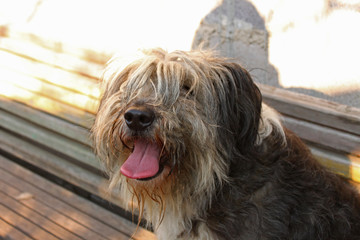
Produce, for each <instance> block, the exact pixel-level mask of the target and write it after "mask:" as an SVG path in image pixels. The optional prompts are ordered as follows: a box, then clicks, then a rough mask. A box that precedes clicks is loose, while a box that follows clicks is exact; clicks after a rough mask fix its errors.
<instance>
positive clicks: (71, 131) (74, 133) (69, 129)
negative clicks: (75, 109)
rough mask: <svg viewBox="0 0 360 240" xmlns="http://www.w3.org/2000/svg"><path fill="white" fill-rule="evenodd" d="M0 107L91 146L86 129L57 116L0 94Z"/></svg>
mask: <svg viewBox="0 0 360 240" xmlns="http://www.w3.org/2000/svg"><path fill="white" fill-rule="evenodd" d="M0 109H3V110H5V111H7V112H9V113H11V114H13V115H15V116H17V117H19V118H23V119H25V120H27V121H29V122H32V123H35V124H37V125H41V126H42V127H44V128H46V129H49V130H51V131H53V132H57V133H59V134H61V135H63V136H65V137H67V138H69V139H71V140H74V141H78V142H80V143H82V144H84V145H88V146H92V144H91V143H90V133H89V130H88V129H85V128H83V127H81V126H78V125H75V124H72V123H70V122H67V121H64V120H62V119H60V118H58V117H55V116H53V115H50V114H47V113H45V112H43V111H39V110H36V109H33V108H31V107H28V106H26V105H24V104H21V103H18V102H15V101H11V100H9V99H6V98H4V97H1V96H0Z"/></svg>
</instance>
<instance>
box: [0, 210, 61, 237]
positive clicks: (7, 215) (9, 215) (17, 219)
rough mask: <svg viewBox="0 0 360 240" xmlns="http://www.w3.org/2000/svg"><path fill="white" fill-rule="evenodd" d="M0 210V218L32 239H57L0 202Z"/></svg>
mask: <svg viewBox="0 0 360 240" xmlns="http://www.w3.org/2000/svg"><path fill="white" fill-rule="evenodd" d="M0 212H1V218H2V219H3V220H4V221H6V222H8V223H9V224H11V225H14V226H17V227H18V228H20V229H21V230H22V231H23V232H25V233H26V234H27V235H29V236H30V237H31V238H33V239H39V240H42V239H48V240H57V239H58V238H56V237H55V236H54V235H52V234H50V233H48V232H46V231H45V230H43V229H41V228H40V227H39V226H37V225H35V224H33V223H32V222H30V221H29V220H27V219H26V218H24V217H22V216H20V215H19V214H17V213H16V212H14V211H12V210H10V209H8V208H7V207H5V206H4V205H2V204H0Z"/></svg>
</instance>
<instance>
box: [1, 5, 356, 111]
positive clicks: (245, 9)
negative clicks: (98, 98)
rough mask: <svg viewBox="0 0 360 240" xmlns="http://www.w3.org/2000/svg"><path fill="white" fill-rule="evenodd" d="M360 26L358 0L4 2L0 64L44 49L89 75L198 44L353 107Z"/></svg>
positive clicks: (288, 85)
mask: <svg viewBox="0 0 360 240" xmlns="http://www.w3.org/2000/svg"><path fill="white" fill-rule="evenodd" d="M359 26H360V1H359V0H267V1H261V0H249V1H246V0H197V1H192V0H151V1H149V0H132V1H124V0H123V1H121V0H120V1H119V0H104V1H96V0H91V1H89V0H87V1H85V0H76V1H70V0H63V1H57V0H12V1H5V0H3V1H0V29H1V30H0V36H1V38H0V50H1V52H0V53H1V58H0V67H4V66H5V67H7V69H9V68H16V69H12V70H16V71H15V72H16V73H18V72H22V71H25V69H24V68H25V66H22V63H18V62H16V61H15V60H14V61H15V62H12V60H13V59H12V58H11V59H9V58H8V55H7V53H9V52H15V53H16V54H18V55H26V56H28V57H30V58H33V59H35V60H37V61H39V60H40V61H44V62H48V63H49V62H50V59H47V60H46V59H40V58H41V56H40V55H41V51H42V50H44V49H46V50H52V51H54V52H55V53H62V54H66V55H68V56H72V57H77V58H79V59H83V60H86V61H88V62H91V63H97V64H98V65H93V66H90V65H89V66H77V68H79V69H82V70H84V69H86V68H88V69H89V71H88V72H87V74H89V75H92V74H91V73H90V72H92V73H93V74H94V75H93V77H95V78H96V77H98V76H99V72H101V69H102V65H103V64H104V63H105V62H106V61H107V60H108V59H109V58H110V57H111V56H112V55H113V54H114V53H118V54H119V55H124V56H125V55H128V54H131V53H133V52H135V51H136V50H137V49H141V48H148V47H162V48H165V49H167V50H169V51H171V50H175V49H181V50H190V49H196V48H198V47H199V46H202V47H203V48H211V49H215V50H218V51H220V53H221V54H222V55H224V56H227V57H232V58H234V59H235V60H236V61H238V62H240V63H241V64H243V65H244V66H245V68H247V69H248V70H249V71H250V72H251V74H252V75H253V77H254V78H255V80H256V81H258V82H260V83H263V84H267V85H271V86H275V87H279V88H285V89H288V90H291V91H296V92H300V93H305V94H309V95H312V96H316V97H320V98H323V99H327V100H331V101H334V102H338V103H341V104H345V105H349V106H353V107H358V108H359V107H360V44H359V43H360V31H359ZM26 44H27V46H25V45H26ZM20 45H21V46H20ZM48 53H49V54H50V53H51V52H48ZM48 57H50V56H48ZM53 58H56V56H55V57H54V56H53ZM58 58H59V57H58ZM58 60H59V59H58ZM52 61H54V60H53V59H52ZM59 61H60V62H59V63H57V64H58V65H64V64H67V65H70V64H71V62H61V61H64V60H63V59H62V60H59ZM73 64H75V63H73ZM55 65H56V64H55ZM63 67H64V66H62V68H63ZM30 71H35V70H34V69H30ZM86 71H87V70H86ZM8 74H10V75H11V74H13V72H10V73H9V72H8ZM2 78H4V75H2ZM7 80H9V78H8V79H7ZM19 81H20V80H19ZM19 84H20V82H19ZM21 84H22V83H21ZM23 84H26V83H25V81H24V82H23ZM8 87H9V89H6V90H5V88H4V85H3V86H2V87H1V90H0V92H2V93H3V94H8V95H9V94H10V92H9V91H10V86H8ZM32 87H35V86H32ZM4 91H5V93H4ZM94 91H95V90H94ZM94 94H95V93H94Z"/></svg>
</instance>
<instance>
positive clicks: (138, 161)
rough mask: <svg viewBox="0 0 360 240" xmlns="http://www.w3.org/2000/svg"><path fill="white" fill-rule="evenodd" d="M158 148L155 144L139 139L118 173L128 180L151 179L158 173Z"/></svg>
mask: <svg viewBox="0 0 360 240" xmlns="http://www.w3.org/2000/svg"><path fill="white" fill-rule="evenodd" d="M159 159H160V148H159V146H158V145H157V144H155V143H151V142H147V141H145V140H143V139H139V140H137V141H135V143H134V151H133V153H132V154H131V155H130V156H129V157H128V159H127V160H126V161H125V163H124V164H123V165H122V166H121V169H120V172H121V173H122V174H123V175H125V176H126V177H128V178H133V179H140V178H149V177H153V176H155V175H156V174H157V172H158V171H159Z"/></svg>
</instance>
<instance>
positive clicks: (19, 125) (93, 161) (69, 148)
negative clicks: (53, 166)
mask: <svg viewBox="0 0 360 240" xmlns="http://www.w3.org/2000/svg"><path fill="white" fill-rule="evenodd" d="M0 126H2V127H3V128H5V129H8V130H10V131H12V132H16V133H17V134H19V135H21V136H23V137H24V138H27V139H30V140H32V141H34V142H36V143H39V144H41V145H43V146H46V147H48V148H49V149H53V151H55V152H59V153H61V154H63V155H67V156H69V157H71V158H72V159H73V160H74V161H79V162H81V163H83V164H85V165H89V166H91V167H93V168H95V169H99V170H100V168H101V167H100V164H99V161H98V160H97V158H96V157H95V155H94V153H93V151H92V149H91V148H90V147H89V146H85V145H82V144H80V143H77V142H73V141H70V140H69V139H68V138H64V137H63V136H61V135H59V134H57V133H56V132H52V131H49V130H47V129H44V128H42V127H40V126H38V125H36V124H33V123H31V122H28V121H26V120H24V119H21V118H18V117H16V116H14V115H11V114H10V113H8V112H5V111H3V110H0Z"/></svg>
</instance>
